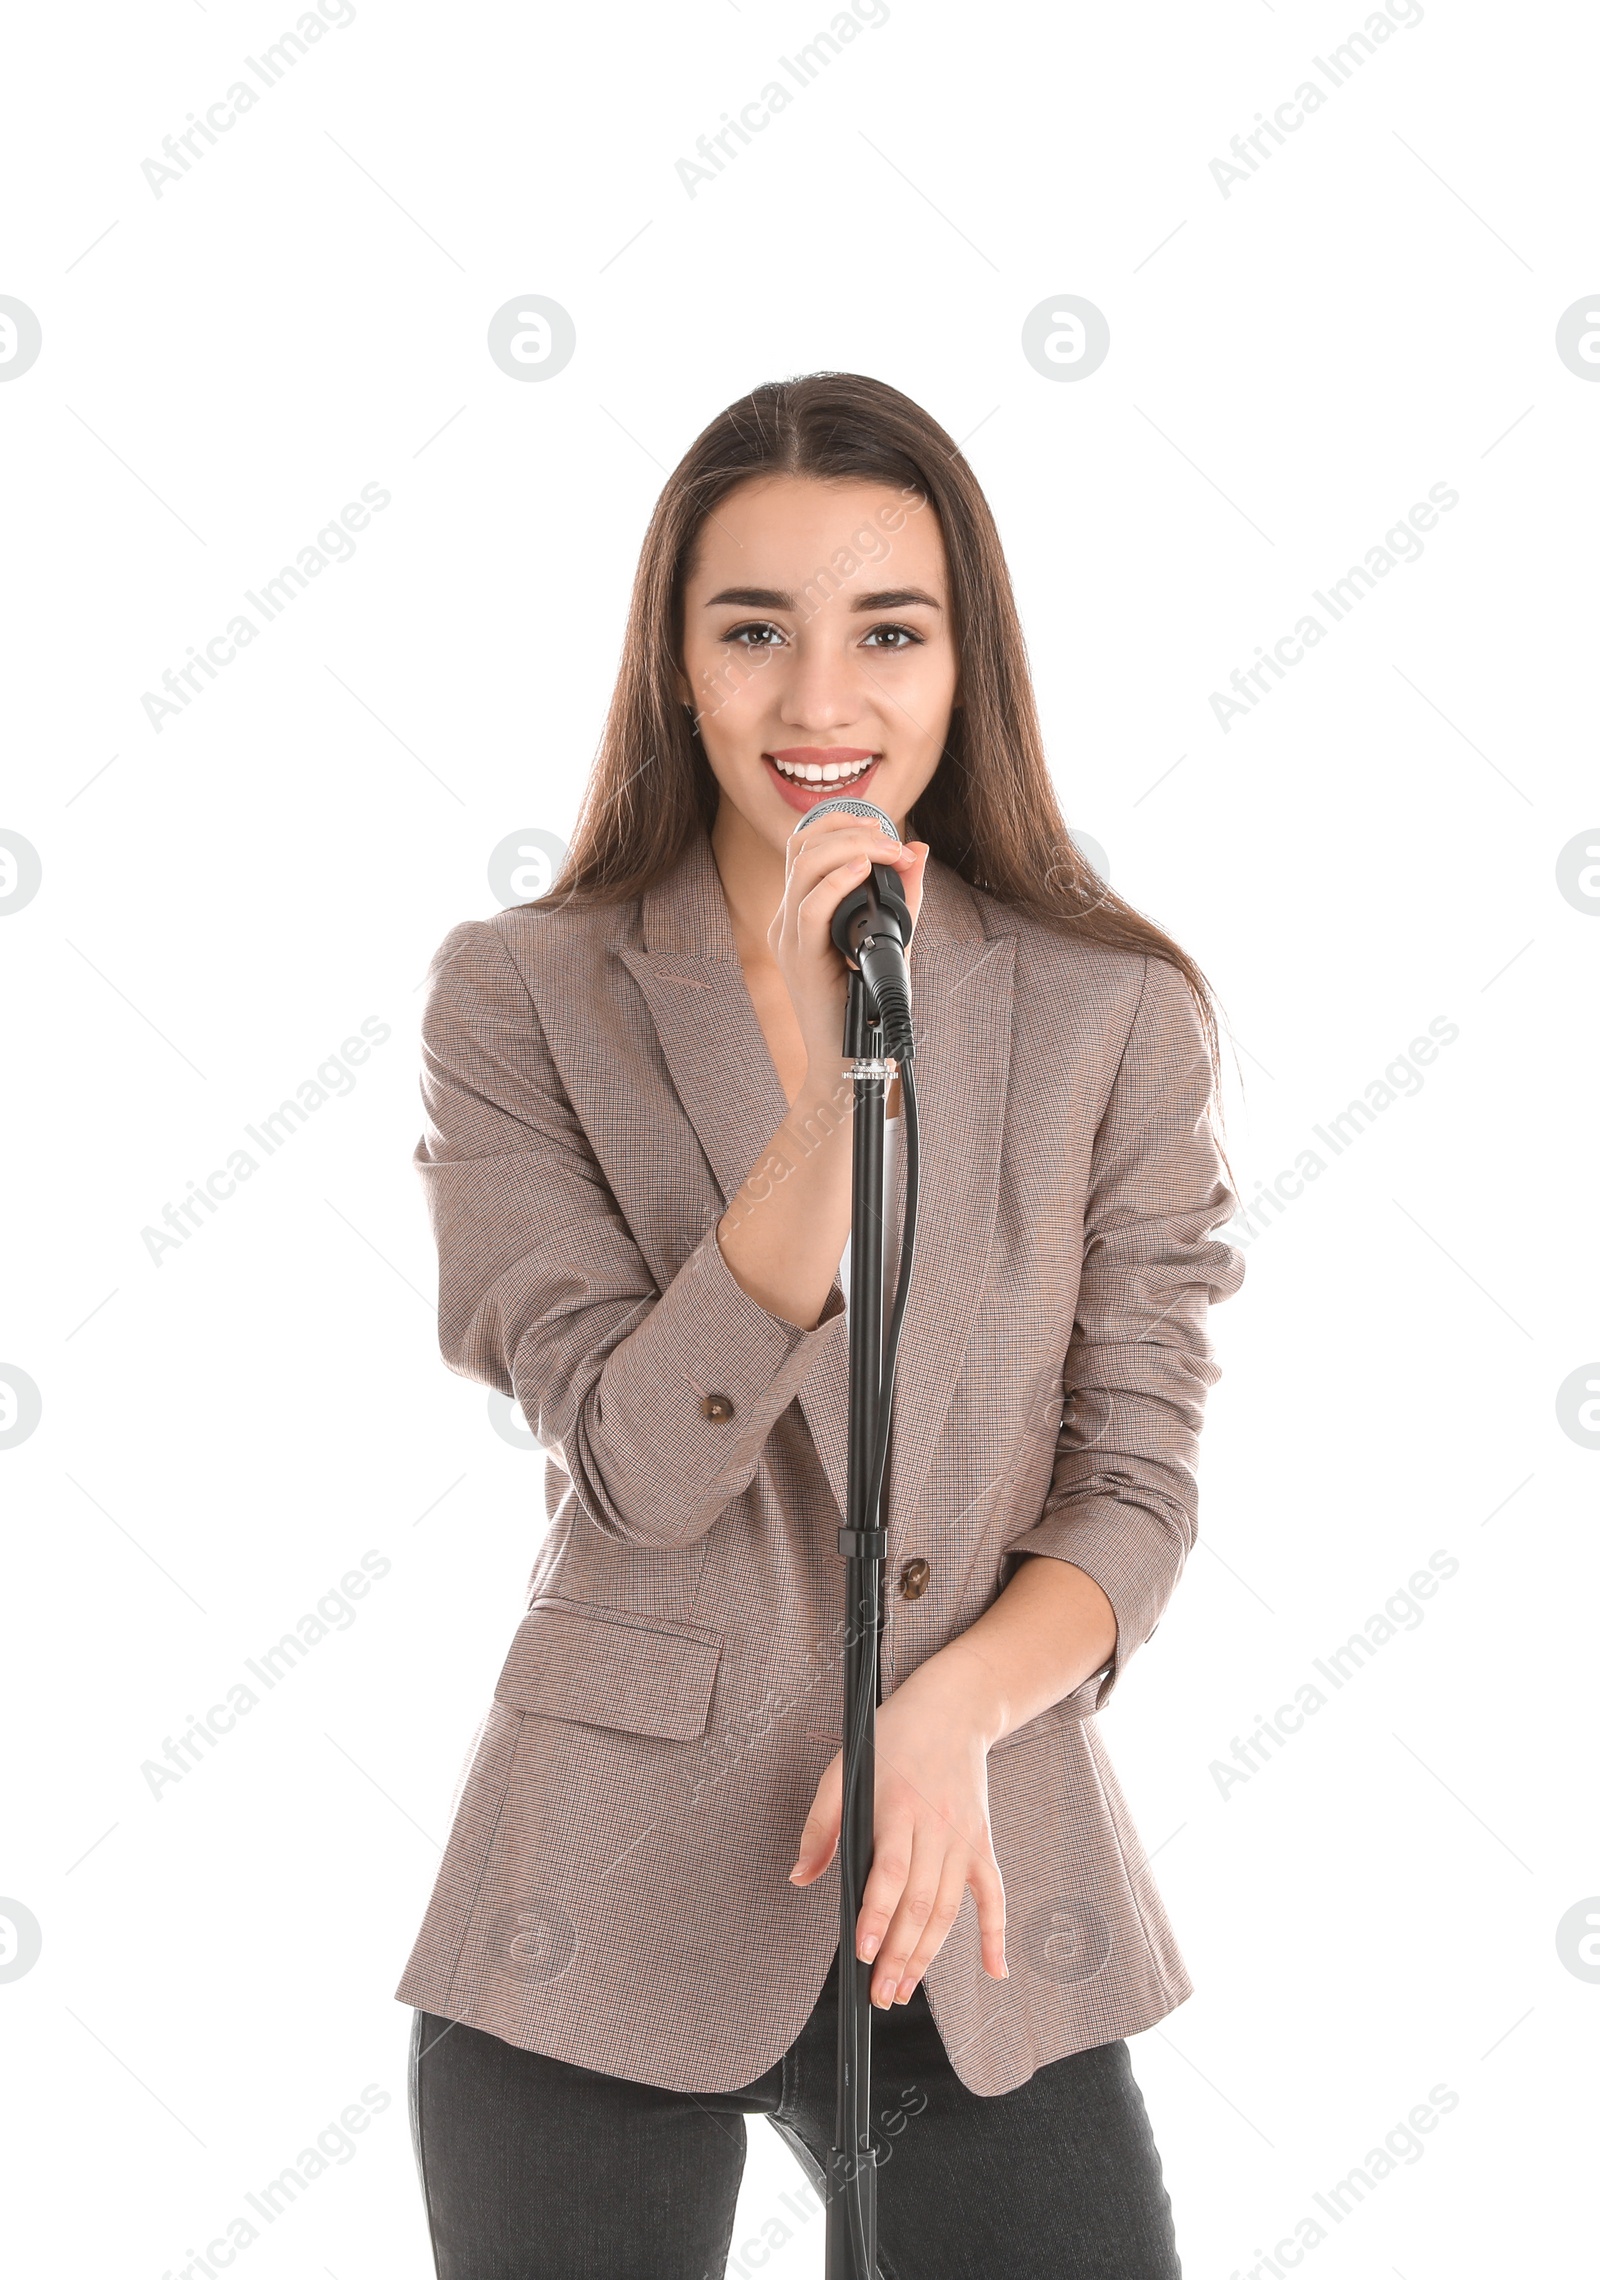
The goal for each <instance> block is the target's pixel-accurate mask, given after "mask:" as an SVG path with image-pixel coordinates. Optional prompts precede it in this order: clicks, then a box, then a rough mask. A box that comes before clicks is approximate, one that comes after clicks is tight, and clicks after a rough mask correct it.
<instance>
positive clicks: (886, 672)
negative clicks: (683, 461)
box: [678, 475, 958, 853]
mask: <svg viewBox="0 0 1600 2280" xmlns="http://www.w3.org/2000/svg"><path fill="white" fill-rule="evenodd" d="M683 625H684V632H683V660H682V669H681V671H680V673H679V676H678V694H679V696H680V698H681V699H682V700H683V701H684V702H685V703H691V702H692V704H693V706H694V709H695V715H696V722H695V725H696V726H697V728H698V729H699V731H700V740H701V743H702V744H703V746H704V748H705V753H706V758H707V759H708V760H709V761H710V763H711V771H712V774H713V775H714V776H715V777H716V779H717V783H718V785H719V786H720V787H721V792H722V799H721V804H720V809H719V815H718V822H719V825H721V824H723V823H724V822H725V821H726V820H727V815H726V811H727V809H728V808H729V807H730V806H731V807H732V808H733V809H734V810H736V811H737V814H738V816H739V817H740V819H741V820H742V821H743V823H744V824H745V825H747V826H748V828H749V829H750V830H751V831H753V832H754V833H755V835H756V836H757V837H758V838H760V839H761V840H763V841H765V842H766V844H767V845H768V846H769V847H771V848H773V849H775V850H776V851H777V852H779V853H781V852H782V851H783V849H784V846H785V843H786V842H787V840H788V838H789V834H790V833H791V832H792V831H793V830H794V827H795V823H796V821H797V819H798V817H799V816H801V815H803V814H804V813H805V811H806V810H807V809H808V808H811V807H814V806H815V805H816V803H817V802H818V801H819V800H823V799H830V798H834V797H836V796H837V795H838V794H840V793H845V792H848V793H853V794H855V795H856V796H857V797H859V798H862V799H868V800H871V801H872V803H873V805H874V806H876V807H880V808H882V809H883V811H884V813H885V814H886V815H887V816H888V817H889V818H890V820H891V821H892V822H893V824H894V827H895V829H896V830H897V831H898V832H899V833H900V835H901V837H902V838H904V837H905V836H906V819H907V817H908V816H909V814H910V811H911V809H912V807H913V805H914V804H915V802H916V800H917V798H918V796H919V794H920V793H921V792H922V790H923V788H924V787H925V785H926V784H927V782H928V780H929V778H930V777H931V776H932V774H933V772H934V770H935V768H936V767H937V766H938V765H939V756H940V754H941V753H942V752H943V750H944V746H945V738H946V734H947V732H948V729H949V725H950V714H951V710H952V707H953V705H954V704H955V702H956V701H957V694H958V673H957V659H956V640H955V629H954V628H953V626H952V625H951V623H950V597H949V589H948V581H947V577H946V567H945V553H944V540H943V537H942V535H941V533H940V530H939V524H938V520H937V517H936V516H935V514H934V511H933V508H932V506H931V505H930V504H929V502H928V500H927V497H926V495H925V494H924V493H923V492H921V491H917V490H911V491H906V492H902V491H900V490H899V489H897V488H894V487H892V486H890V485H888V484H879V483H858V482H842V481H839V482H835V481H828V482H823V481H819V480H818V479H816V478H815V477H812V476H798V475H777V476H756V477H752V478H751V479H750V480H749V481H748V482H745V483H741V484H740V485H739V486H738V488H737V489H736V490H734V491H731V492H730V493H729V494H728V496H727V497H726V498H724V499H723V500H721V501H720V503H719V504H718V505H717V506H716V508H715V509H714V510H713V511H712V513H711V514H710V515H708V516H707V518H706V520H705V522H704V523H703V524H702V525H701V528H700V534H699V540H698V544H697V546H696V548H695V552H694V557H693V560H692V561H691V563H690V566H689V575H688V578H687V581H686V583H685V588H684V606H683Z"/></svg>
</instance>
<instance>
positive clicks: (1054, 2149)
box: [410, 1957, 1181, 2280]
mask: <svg viewBox="0 0 1600 2280" xmlns="http://www.w3.org/2000/svg"><path fill="white" fill-rule="evenodd" d="M836 1981H837V1957H835V1968H834V1970H833V1971H832V1972H830V1973H829V1975H828V1981H827V1984H826V1986H825V1987H824V1989H823V1991H822V1994H821V1996H820V1997H819V1998H818V2001H817V2004H816V2007H815V2009H814V2010H813V2011H812V2014H811V2016H810V2018H809V2019H808V2020H807V2022H806V2024H805V2026H804V2027H803V2028H802V2029H801V2032H800V2034H799V2036H798V2038H797V2040H796V2041H795V2042H794V2043H792V2044H791V2045H790V2047H789V2049H788V2051H787V2052H786V2053H785V2054H784V2056H783V2057H782V2058H781V2059H780V2060H779V2061H778V2063H777V2064H776V2065H775V2066H772V2067H770V2068H769V2069H768V2070H767V2072H766V2073H765V2074H763V2075H761V2076H759V2077H758V2078H757V2080H755V2081H754V2082H751V2083H747V2084H746V2085H745V2087H744V2088H743V2089H741V2090H726V2091H701V2092H694V2093H691V2092H688V2091H682V2090H663V2089H659V2088H657V2087H656V2086H655V2085H654V2084H652V2083H648V2082H630V2081H627V2080H625V2079H624V2078H623V2077H621V2076H619V2075H611V2074H599V2073H596V2072H594V2071H593V2070H592V2069H590V2068H589V2067H586V2066H571V2065H569V2064H567V2062H566V2061H565V2060H563V2059H558V2058H546V2057H544V2056H543V2055H542V2054H541V2053H540V2052H538V2051H530V2050H522V2049H519V2048H518V2047H517V2045H516V2044H514V2043H508V2042H504V2041H502V2040H501V2038H500V2037H499V2036H498V2035H491V2034H485V2033H484V2032H483V2031H482V2030H481V2029H480V2028H477V2027H469V2026H463V2025H461V2024H459V2023H452V2022H451V2021H450V2020H448V2019H439V2018H435V2017H433V2016H432V2015H431V2013H429V2012H426V2011H418V2012H417V2013H416V2014H415V2020H414V2024H413V2029H412V2037H411V2059H410V2103H411V2131H412V2146H413V2149H414V2151H415V2154H416V2160H417V2170H418V2174H419V2176H420V2178H421V2182H422V2194H423V2201H424V2203H425V2206H426V2209H427V2217H428V2228H429V2232H430V2235H431V2237H432V2241H433V2253H434V2262H435V2267H436V2269H437V2272H438V2276H439V2280H723V2274H724V2272H726V2273H727V2274H728V2275H729V2276H730V2280H745V2276H746V2275H753V2274H754V2273H756V2272H757V2271H760V2272H762V2273H764V2274H766V2275H768V2276H769V2280H771V2276H772V2275H776V2276H777V2280H784V2275H785V2273H791V2274H797V2273H798V2272H799V2271H800V2269H801V2268H802V2259H804V2260H805V2261H806V2262H809V2263H813V2264H816V2263H817V2261H818V2259H819V2258H820V2255H821V2241H822V2237H823V2232H824V2228H825V2225H826V2218H825V2216H824V2213H823V2202H824V2199H825V2194H826V2186H825V2164H826V2162H827V2158H828V2149H829V2146H830V2145H831V2143H832V2141H833V2101H834V2068H835V2037H836V2034H837V2031H838V2014H837V2009H836V2004H837V1986H836ZM872 2092H873V2095H872V2106H873V2111H874V2113H875V2115H876V2116H877V2117H878V2122H877V2125H876V2131H877V2135H878V2143H879V2146H880V2151H879V2156H878V2263H879V2267H880V2270H881V2273H882V2275H883V2280H1179V2274H1180V2269H1181V2268H1180V2266H1179V2263H1178V2252H1177V2247H1176V2243H1175V2241H1174V2238H1173V2229H1172V2211H1171V2204H1170V2203H1169V2201H1168V2198H1167V2193H1166V2188H1165V2187H1164V2185H1163V2184H1162V2181H1161V2160H1160V2156H1159V2155H1158V2153H1157V2151H1156V2147H1155V2142H1154V2140H1153V2138H1152V2136H1151V2134H1150V2124H1149V2121H1148V2118H1147V2117H1146V2114H1145V2106H1144V2100H1143V2098H1142V2097H1141V2095H1140V2092H1139V2086H1138V2084H1137V2083H1136V2082H1135V2080H1134V2078H1133V2067H1132V2063H1131V2061H1130V2059H1129V2056H1128V2046H1127V2044H1126V2043H1125V2042H1109V2043H1100V2044H1098V2045H1096V2046H1095V2047H1094V2048H1093V2049H1091V2050H1082V2051H1076V2052H1074V2053H1073V2054H1072V2056H1070V2057H1068V2058H1058V2059H1055V2060H1053V2061H1052V2062H1051V2063H1050V2064H1049V2065H1047V2066H1041V2067H1040V2068H1038V2070H1037V2071H1036V2072H1035V2073H1034V2075H1033V2076H1032V2078H1031V2080H1029V2081H1027V2082H1025V2083H1023V2084H1022V2086H1021V2087H1020V2088H1019V2089H1016V2090H1010V2091H1006V2092H1004V2093H1003V2094H1002V2095H1001V2096H1000V2097H998V2098H980V2097H977V2096H976V2095H975V2094H974V2093H973V2092H972V2091H970V2090H968V2089H967V2088H966V2086H965V2084H964V2083H963V2082H962V2081H961V2079H960V2077H959V2076H958V2075H957V2074H956V2072H955V2071H954V2069H953V2068H952V2066H951V2064H950V2061H949V2059H948V2058H947V2057H946V2055H945V2051H944V2045H943V2044H942V2043H941V2042H940V2040H939V2032H938V2029H937V2028H936V2027H935V2025H934V2023H933V2015H932V2013H931V2012H930V2011H929V2009H928V2000H927V1997H926V1995H925V1994H924V1992H923V1990H922V1988H921V1987H920V1986H919V1987H918V1988H917V1990H916V1993H915V1994H914V1995H913V1996H912V1998H911V2000H910V2002H909V2003H905V2004H896V2005H895V2006H894V2007H893V2009H892V2010H890V2011H887V2012H885V2011H874V2012H873V2014H872ZM746 2114H765V2115H766V2117H767V2119H768V2120H769V2121H770V2122H772V2123H773V2125H774V2126H775V2128H777V2129H778V2130H779V2131H780V2132H781V2134H782V2136H783V2138H784V2140H785V2141H786V2143H787V2144H788V2146H789V2147H790V2149H791V2151H792V2152H793V2153H794V2155H795V2158H796V2159H797V2160H798V2162H799V2163H800V2166H801V2168H802V2170H803V2171H804V2172H805V2175H806V2177H807V2178H809V2179H810V2180H811V2188H809V2189H808V2187H807V2186H806V2185H804V2184H802V2182H801V2181H800V2179H798V2178H797V2179H796V2180H795V2181H794V2184H793V2187H792V2188H789V2189H784V2190H779V2191H777V2192H775V2193H774V2194H773V2195H772V2197H771V2206H770V2207H768V2206H765V2205H763V2206H762V2207H761V2208H760V2209H759V2210H758V2211H757V2212H756V2213H755V2216H754V2219H753V2221H752V2222H751V2223H750V2225H749V2226H748V2228H747V2230H746V2232H745V2233H744V2234H742V2235H741V2237H740V2239H738V2240H734V2238H733V2221H734V2210H735V2204H736V2203H737V2201H738V2198H739V2183H740V2178H741V2175H742V2173H743V2170H744V2157H745V2124H744V2117H745V2115H746ZM801 2240H804V2242H805V2243H806V2244H807V2245H806V2246H805V2247H804V2248H802V2247H801V2246H800V2245H799V2244H800V2242H801ZM819 2268H820V2267H819Z"/></svg>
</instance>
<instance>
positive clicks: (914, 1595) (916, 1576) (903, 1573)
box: [900, 1560, 933, 1599]
mask: <svg viewBox="0 0 1600 2280" xmlns="http://www.w3.org/2000/svg"><path fill="white" fill-rule="evenodd" d="M932 1573H933V1570H932V1568H930V1567H929V1565H928V1563H927V1561H926V1560H907V1562H906V1564H905V1566H904V1567H903V1568H902V1569H901V1570H900V1591H901V1596H902V1597H903V1598H906V1599H920V1598H921V1597H922V1594H923V1593H924V1592H925V1591H926V1590H927V1588H928V1579H929V1577H930V1576H931V1575H932Z"/></svg>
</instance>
